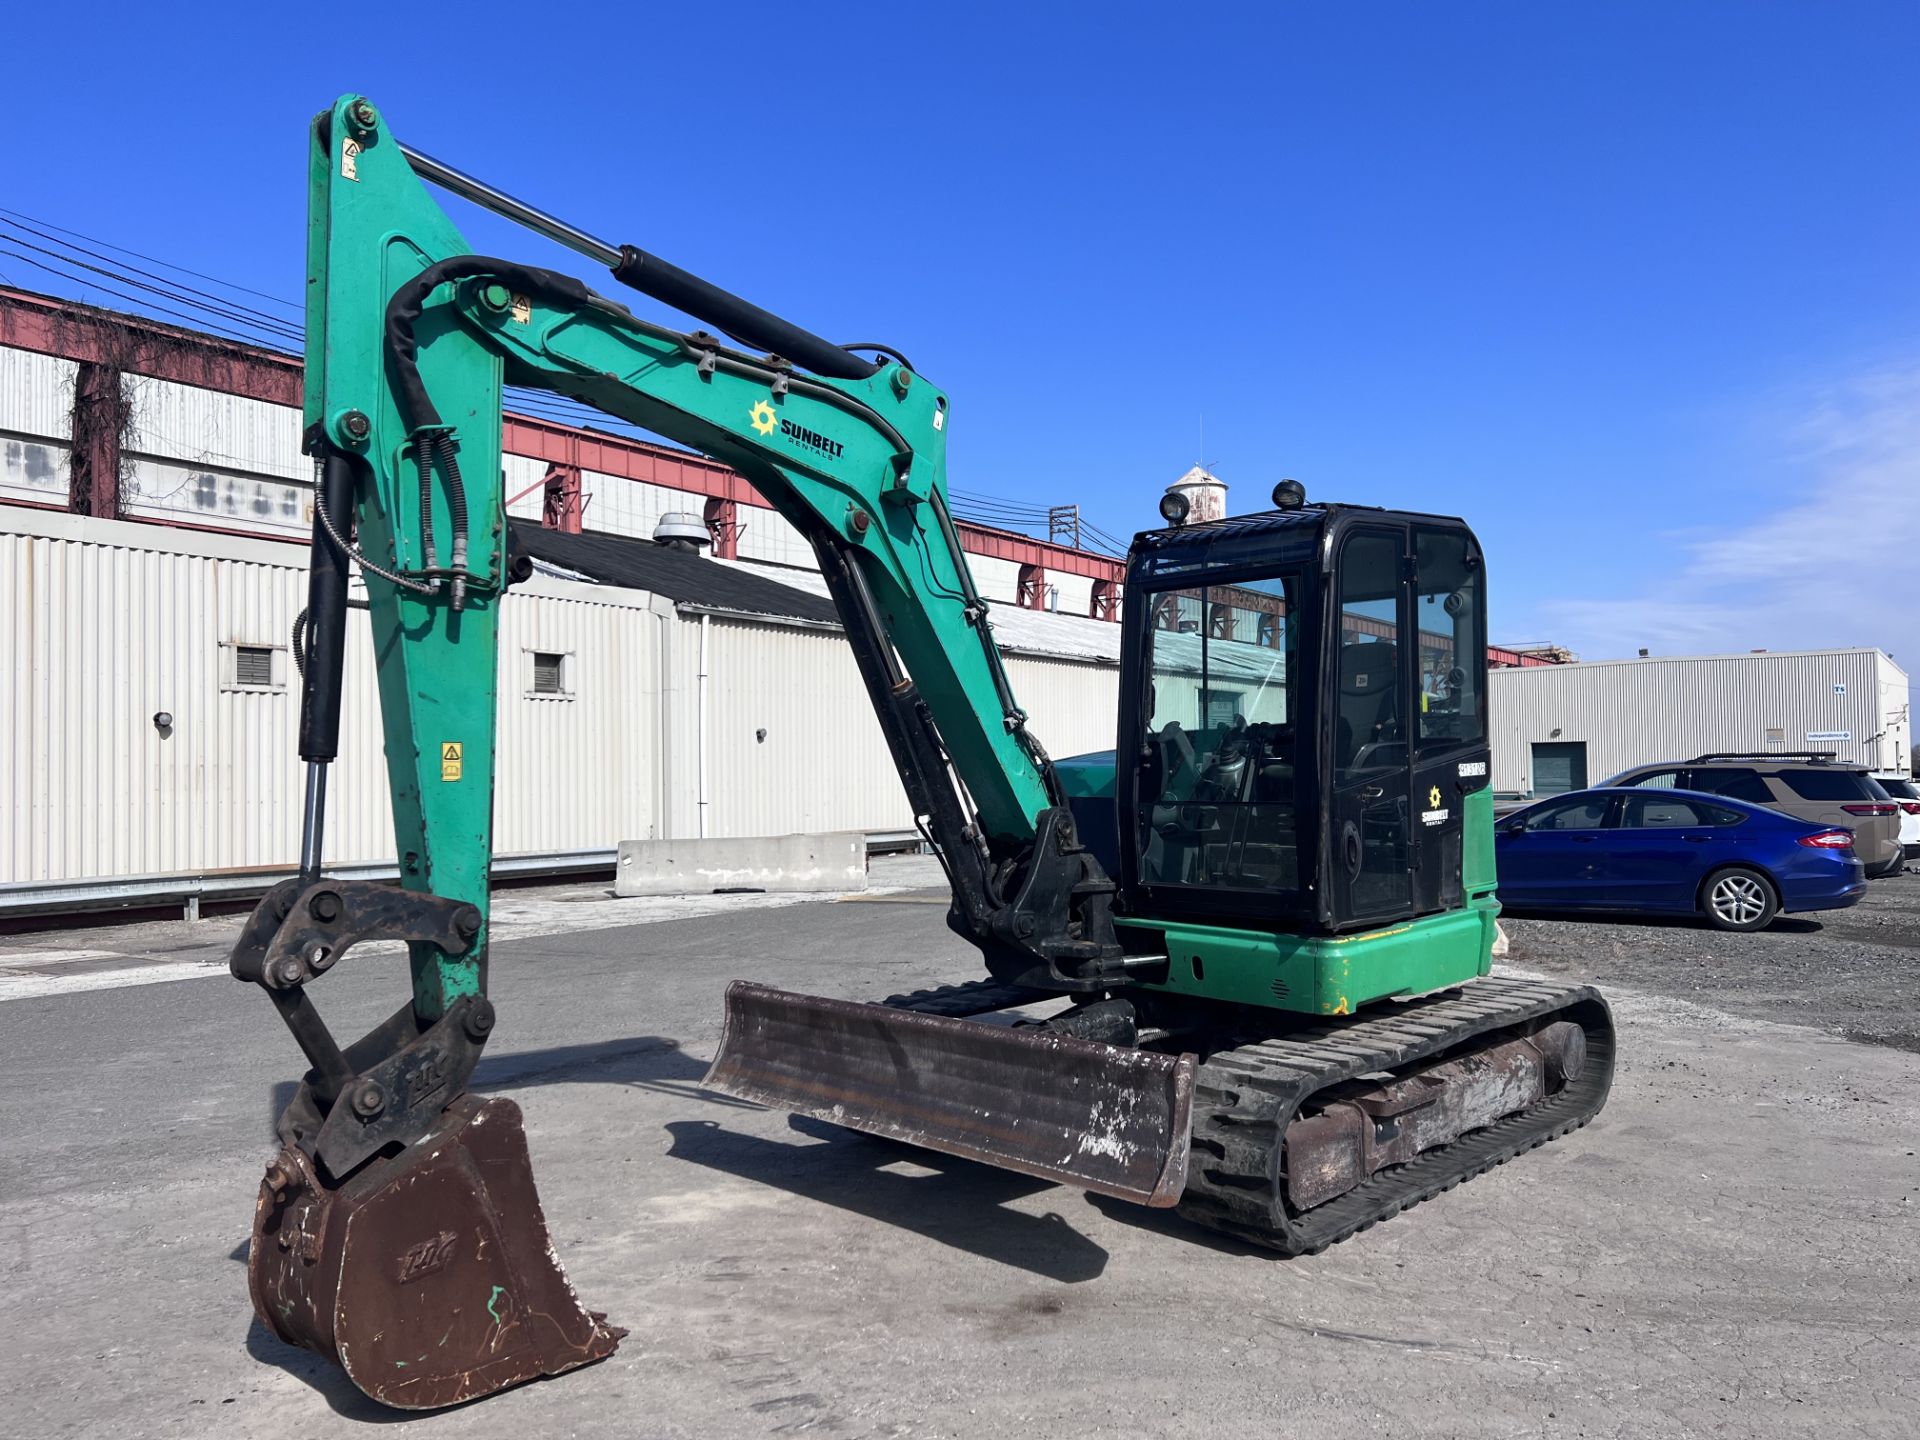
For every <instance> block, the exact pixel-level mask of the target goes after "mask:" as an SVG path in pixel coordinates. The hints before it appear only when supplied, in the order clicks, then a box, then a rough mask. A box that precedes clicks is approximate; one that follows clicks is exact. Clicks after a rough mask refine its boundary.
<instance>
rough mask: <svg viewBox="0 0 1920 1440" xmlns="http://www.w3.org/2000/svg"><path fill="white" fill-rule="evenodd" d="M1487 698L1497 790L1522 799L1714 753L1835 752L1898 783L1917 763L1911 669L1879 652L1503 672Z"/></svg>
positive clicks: (1646, 660) (1659, 660)
mask: <svg viewBox="0 0 1920 1440" xmlns="http://www.w3.org/2000/svg"><path fill="white" fill-rule="evenodd" d="M1488 698H1489V704H1490V706H1491V717H1490V718H1491V722H1492V738H1493V784H1494V789H1495V790H1496V791H1500V792H1504V793H1507V794H1511V795H1528V796H1540V795H1557V794H1559V793H1561V792H1562V791H1566V790H1578V789H1580V788H1582V787H1583V786H1586V785H1598V784H1600V783H1601V782H1602V781H1604V780H1606V779H1607V778H1608V777H1609V776H1612V775H1617V774H1618V773H1620V772H1621V771H1622V770H1625V769H1627V768H1629V767H1630V766H1634V765H1644V764H1653V763H1656V762H1659V761H1663V760H1684V759H1691V758H1692V757H1693V756H1695V755H1704V754H1708V753H1710V752H1714V751H1758V752H1761V753H1785V752H1792V751H1821V752H1829V753H1831V754H1832V755H1833V756H1834V758H1835V759H1836V760H1840V761H1843V762H1845V763H1848V764H1854V765H1864V766H1867V767H1868V768H1869V769H1872V770H1874V771H1876V772H1879V773H1885V774H1899V775H1905V774H1907V773H1908V772H1909V769H1910V767H1911V765H1912V761H1913V745H1912V730H1911V717H1910V716H1909V714H1908V698H1907V672H1906V671H1904V670H1902V669H1901V668H1900V667H1899V666H1898V665H1896V664H1895V663H1894V661H1893V658H1892V657H1891V656H1890V655H1887V654H1885V653H1883V652H1881V651H1879V650H1867V649H1842V650H1782V651H1764V650H1763V651H1753V652H1750V653H1747V654H1740V655H1697V656H1651V657H1645V656H1643V657H1641V658H1638V659H1633V660H1602V661H1594V662H1583V663H1574V664H1564V665H1543V666H1529V667H1526V668H1524V669H1522V668H1514V669H1496V670H1494V671H1493V672H1492V674H1491V675H1490V677H1489V679H1488Z"/></svg>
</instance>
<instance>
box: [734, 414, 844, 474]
mask: <svg viewBox="0 0 1920 1440" xmlns="http://www.w3.org/2000/svg"><path fill="white" fill-rule="evenodd" d="M747 423H748V424H749V425H751V426H753V428H754V430H755V432H756V433H758V434H761V435H771V434H773V432H774V431H775V430H778V431H779V432H780V433H781V434H782V435H783V436H785V437H786V438H787V439H788V440H790V441H792V442H793V443H794V444H795V445H798V446H799V447H800V448H801V449H803V450H811V451H812V452H813V453H814V454H815V455H820V456H823V457H825V458H826V459H828V460H838V459H839V458H840V457H841V456H842V455H843V454H845V453H846V446H844V445H843V444H841V443H840V442H839V441H838V440H835V439H833V438H832V437H831V436H827V435H822V434H821V433H820V432H819V431H818V430H809V429H808V428H807V427H806V426H804V425H796V424H794V423H793V421H791V420H783V419H781V418H780V416H779V415H777V414H775V413H774V408H773V406H771V405H769V404H768V403H767V402H766V401H764V400H756V401H755V402H754V405H753V409H751V410H749V411H748V412H747Z"/></svg>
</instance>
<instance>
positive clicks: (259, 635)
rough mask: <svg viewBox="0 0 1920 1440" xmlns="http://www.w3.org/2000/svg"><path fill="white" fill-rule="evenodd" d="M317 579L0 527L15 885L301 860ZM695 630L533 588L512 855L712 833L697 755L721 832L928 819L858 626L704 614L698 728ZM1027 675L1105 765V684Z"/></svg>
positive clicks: (376, 733) (208, 541) (24, 515)
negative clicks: (550, 689) (545, 687)
mask: <svg viewBox="0 0 1920 1440" xmlns="http://www.w3.org/2000/svg"><path fill="white" fill-rule="evenodd" d="M306 583H307V577H306V555H305V552H304V550H302V549H300V548H298V547H295V546H290V545H285V544H281V543H277V542H272V541H265V540H248V539H239V538H235V537H230V536H223V535H214V534H208V533H204V532H196V531H189V530H181V529H172V528H167V527H162V526H155V525H140V524H134V523H131V522H121V521H110V520H94V519H89V518H87V517H83V516H76V515H68V514H65V513H62V512H57V511H40V510H31V509H26V508H23V507H17V506H9V507H0V694H3V695H4V696H5V711H4V716H3V717H0V718H3V719H4V723H0V787H3V788H4V793H5V794H6V795H7V797H8V799H9V803H8V805H7V806H6V807H5V811H4V814H0V883H4V882H31V881H43V882H62V881H69V880H82V879H96V878H108V877H115V876H129V875H157V874H194V873H200V872H204V871H207V870H218V869H225V868H245V867H255V866H266V865H287V864H291V863H292V861H293V860H294V858H295V847H296V841H297V832H298V828H299V807H300V796H301V783H302V773H301V766H300V762H299V759H298V757H297V755H296V754H295V731H296V729H297V725H298V718H299V690H298V679H297V676H296V675H295V674H294V672H293V669H292V666H291V663H290V654H289V651H288V645H289V634H290V631H291V629H292V625H293V619H294V616H295V615H296V614H297V613H298V611H299V609H300V607H301V606H302V605H303V604H304V603H305V595H306ZM350 618H351V625H350V629H349V636H348V650H347V676H348V682H347V690H346V706H345V710H344V713H343V715H342V726H341V756H340V759H339V761H338V763H337V764H336V765H335V766H334V775H333V780H332V790H331V798H330V801H329V806H328V814H329V819H328V830H327V841H328V844H327V852H328V858H329V859H330V860H333V861H336V862H356V861H380V860H385V859H388V858H390V855H391V851H392V848H393V842H392V819H391V813H390V811H389V809H388V801H387V794H386V772H385V763H384V758H383V747H382V741H381V727H380V715H379V707H378V700H377V695H376V692H375V687H374V683H373V657H372V646H371V640H370V633H369V627H368V624H367V620H366V617H365V614H364V612H361V611H354V612H352V614H351V617H350ZM701 628H702V627H701V622H700V620H699V618H698V617H696V616H687V615H681V614H678V613H676V612H675V611H674V610H673V608H672V607H671V606H670V605H668V604H667V603H666V602H664V601H661V600H657V599H654V598H652V597H649V596H646V595H643V594H640V593H638V592H635V591H627V590H617V589H612V588H604V587H600V586H594V585H587V584H576V583H573V582H568V581H558V580H550V579H536V580H534V581H532V582H530V583H529V584H528V585H526V586H524V587H520V588H518V589H516V590H515V591H514V596H513V599H512V601H511V602H510V603H509V604H508V605H506V606H505V607H504V608H503V610H502V616H501V661H500V664H501V673H500V712H499V713H500V731H499V763H498V767H497V770H498V773H497V788H496V816H497V824H496V848H497V849H498V850H499V851H501V852H502V853H507V854H512V853H528V852H552V851H565V850H586V849H602V848H611V847H612V846H613V845H615V844H616V843H618V842H619V841H621V840H630V839H644V838H650V837H656V836H691V835H696V834H698V833H700V810H701V804H700V801H701V798H702V795H701V776H702V768H703V767H702V765H701V759H702V750H703V747H704V751H705V761H706V763H705V766H704V772H705V776H706V782H705V799H706V802H707V803H706V807H705V808H706V810H707V817H706V820H707V833H708V834H710V835H752V834H782V833H788V832H791V831H795V830H816V829H863V830H896V829H905V828H907V827H909V826H910V825H911V824H912V815H911V813H910V812H909V809H908V806H907V803H906V799H905V796H904V795H903V794H902V792H901V789H900V784H899V780H898V778H897V777H896V775H895V773H894V771H893V767H892V763H891V761H890V760H889V758H888V755H887V750H886V745H885V742H884V740H883V739H882V738H881V735H880V731H879V726H878V724H877V722H876V721H875V720H874V718H873V714H872V711H871V710H870V708H869V706H868V703H867V700H866V697H865V692H864V691H863V689H862V688H861V685H860V681H859V676H858V674H857V672H856V670H855V668H854V664H853V660H852V655H851V652H850V651H849V650H848V649H847V646H846V642H845V640H844V639H843V638H842V637H841V636H840V635H839V633H838V632H837V631H831V630H822V629H814V628H804V627H799V626H795V625H789V624H778V623H748V622H742V621H736V620H721V619H714V620H711V621H709V622H708V626H707V650H706V664H705V670H706V676H707V683H706V686H705V701H704V714H703V708H702V698H701V693H702V687H701V685H700V674H701V653H700V633H701ZM236 644H238V645H249V646H265V647H269V648H271V649H273V650H274V652H275V665H274V681H275V684H274V688H272V689H271V690H245V689H241V688H239V687H237V686H236V685H234V684H233V683H231V681H232V671H231V669H230V668H229V667H230V663H231V662H230V655H231V649H230V647H231V646H233V645H236ZM535 651H542V652H550V653H557V654H560V655H563V656H565V657H566V660H565V666H564V668H565V676H566V693H565V694H564V695H562V696H549V695H535V694H533V693H532V655H533V652H535ZM1008 672H1009V675H1010V677H1011V679H1012V682H1013V686H1014V690H1015V693H1016V694H1017V695H1018V696H1019V697H1020V699H1021V702H1022V703H1023V704H1024V705H1025V706H1026V707H1027V709H1028V712H1029V714H1030V715H1031V717H1032V723H1033V726H1034V730H1035V732H1036V733H1037V734H1038V735H1039V736H1040V737H1041V739H1042V741H1043V742H1044V743H1045V744H1046V746H1047V747H1048V749H1049V750H1050V751H1051V752H1052V753H1053V754H1055V755H1061V756H1064V755H1069V754H1074V753H1078V752H1082V751H1088V750H1102V749H1107V748H1110V747H1111V746H1112V744H1113V720H1114V713H1115V710H1114V696H1115V683H1116V671H1115V670H1114V668H1113V667H1112V666H1111V665H1110V664H1096V663H1087V662H1080V661H1073V660H1064V659H1062V660H1053V659H1037V658H1033V657H1029V656H1017V657H1012V658H1010V659H1009V661H1008ZM163 710H164V711H166V712H168V713H169V714H171V715H172V717H173V725H172V727H171V730H170V731H169V732H168V733H165V734H162V733H161V732H160V731H159V730H157V729H156V728H155V727H154V724H153V719H152V717H153V716H154V714H155V713H156V712H158V711H163ZM703 719H704V723H703ZM763 731H764V732H765V734H764V736H763V735H762V734H761V732H763ZM703 737H704V738H703Z"/></svg>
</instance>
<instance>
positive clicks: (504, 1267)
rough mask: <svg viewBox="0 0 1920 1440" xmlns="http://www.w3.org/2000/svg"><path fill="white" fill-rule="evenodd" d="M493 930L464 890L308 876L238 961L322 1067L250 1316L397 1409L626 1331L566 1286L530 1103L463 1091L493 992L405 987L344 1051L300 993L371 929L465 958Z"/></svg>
mask: <svg viewBox="0 0 1920 1440" xmlns="http://www.w3.org/2000/svg"><path fill="white" fill-rule="evenodd" d="M480 928H481V916H480V912H479V910H478V908H477V907H475V906H472V905H468V904H465V903H462V902H460V901H456V900H449V899H446V898H443V897H441V896H437V895H430V894H424V893H416V892H410V891H406V890H401V889H399V888H397V887H395V886H391V885H376V884H369V883H366V882H363V881H349V880H339V879H332V878H327V877H320V878H317V879H313V880H309V879H307V878H305V877H300V878H296V879H292V880H286V881H283V882H281V883H280V884H279V885H276V886H275V887H274V888H273V889H272V890H270V891H269V892H268V893H267V895H266V897H265V898H264V899H263V900H262V901H261V902H260V904H259V906H258V908H256V909H255V911H254V913H253V915H252V917H251V918H250V919H249V920H248V921H247V924H246V927H245V929H244V930H243V931H242V932H241V937H240V942H239V944H238V945H237V946H236V947H235V948H234V952H233V956H232V959H231V962H230V964H231V968H232V971H233V973H234V976H235V977H236V978H237V979H241V980H247V981H251V982H253V983H254V984H257V985H259V986H261V987H262V988H263V989H264V990H266V992H267V994H268V996H269V997H270V998H271V999H272V1001H273V1003H274V1007H275V1008H276V1009H277V1010H278V1011H279V1012H280V1015H281V1018H282V1019H284V1020H285V1021H286V1023H287V1027H288V1029H290V1030H291V1031H292V1032H293V1036H294V1038H295V1040H297V1041H298V1042H299V1044H300V1048H301V1049H302V1051H303V1052H304V1053H305V1054H306V1057H307V1060H308V1062H309V1063H310V1064H311V1065H312V1067H313V1068H312V1069H311V1070H309V1071H308V1072H307V1075H306V1077H305V1079H304V1080H303V1081H302V1082H301V1084H300V1087H299V1089H298V1090H297V1091H296V1093H295V1095H294V1097H293V1100H292V1102H291V1103H290V1104H289V1105H288V1106H287V1108H286V1110H285V1111H284V1112H283V1113H282V1114H281V1116H280V1121H279V1126H278V1131H279V1138H280V1150H279V1152H278V1153H277V1154H276V1155H275V1156H274V1158H273V1159H272V1161H271V1162H269V1164H268V1165H267V1172H266V1176H265V1178H264V1179H263V1180H262V1181H261V1185H260V1198H259V1201H258V1203H257V1204H256V1206H255V1209H254V1221H253V1243H252V1245H251V1247H250V1248H249V1251H248V1257H247V1285H248V1289H249V1290H250V1291H251V1293H252V1296H253V1308H254V1311H255V1313H256V1314H257V1315H258V1316H259V1317H260V1321H261V1323H262V1324H264V1325H265V1326H266V1327H267V1328H268V1329H269V1330H271V1331H272V1332H273V1333H274V1334H275V1335H277V1336H278V1337H279V1338H280V1339H282V1340H284V1341H286V1342H287V1343H288V1344H290V1345H300V1346H304V1347H305V1348H306V1349H309V1350H313V1351H317V1352H318V1353H319V1354H321V1355H324V1356H326V1357H327V1358H328V1359H330V1360H333V1361H335V1362H336V1363H337V1364H339V1365H340V1366H341V1367H342V1368H343V1369H345V1370H346V1372H347V1374H348V1376H349V1377H350V1378H351V1379H352V1380H353V1382H354V1384H356V1385H358V1386H359V1387H360V1388H361V1389H362V1390H364V1391H365V1392H366V1393H367V1394H368V1395H371V1396H372V1397H373V1398H374V1399H376V1400H378V1401H380V1402H381V1403H382V1404H385V1405H392V1406H395V1407H397V1408H400V1409H436V1408H438V1407H440V1406H444V1405H454V1404H458V1403H459V1402H461V1401H463V1400H471V1399H475V1398H476V1397H478V1396H481V1395H487V1394H491V1393H492V1392H493V1391H495V1390H501V1389H505V1388H506V1387H507V1386H509V1385H517V1384H519V1383H521V1382H522V1381H525V1380H533V1379H537V1378H539V1377H540V1376H542V1375H557V1374H560V1373H561V1372H563V1371H566V1370H571V1369H574V1368H575V1367H576V1366H580V1365H585V1364H588V1363H589V1362H591V1361H594V1360H600V1359H604V1358H605V1357H606V1356H608V1355H611V1354H612V1353H613V1351H614V1348H615V1347H616V1346H617V1345H618V1343H619V1341H620V1337H621V1336H622V1335H623V1334H625V1333H626V1332H625V1331H623V1330H620V1329H619V1328H617V1327H615V1326H610V1325H608V1324H606V1323H605V1317H604V1316H601V1315H597V1314H593V1313H590V1312H588V1311H587V1310H585V1309H584V1308H582V1306H581V1304H580V1301H579V1298H578V1297H577V1296H576V1295H575V1294H574V1292H573V1287H572V1286H571V1285H570V1284H568V1283H567V1277H566V1275H565V1273H564V1272H563V1271H562V1270H561V1268H560V1263H559V1261H558V1259H557V1258H556V1257H555V1255H554V1251H553V1244H552V1241H551V1239H550V1238H549V1236H548V1233H547V1225H546V1218H545V1216H544V1215H543V1214H542V1213H541V1209H540V1198H539V1195H538V1193H537V1192H536V1191H535V1189H534V1183H533V1169H532V1165H531V1163H530V1161H529V1159H528V1156H527V1140H526V1132H525V1131H524V1129H523V1128H522V1126H521V1121H520V1107H519V1106H517V1105H515V1104H514V1103H513V1102H512V1101H511V1100H506V1099H498V1098H496V1099H489V1100H482V1099H480V1098H479V1097H477V1096H473V1095H468V1094H465V1093H463V1092H464V1091H465V1089H466V1085H467V1082H468V1080H469V1079H470V1078H471V1077H472V1075H473V1070H474V1066H475V1065H476V1064H477V1063H478V1062H479V1059H480V1052H481V1049H482V1047H484V1046H485V1044H486V1042H487V1038H488V1036H489V1035H490V1034H491V1032H492V1030H493V1005H492V1002H491V1001H489V1000H488V999H487V998H486V997H485V996H484V995H479V994H471V995H463V996H461V997H460V998H459V999H457V1000H455V1001H454V1002H453V1003H452V1004H451V1005H449V1006H448V1007H447V1009H446V1010H445V1012H444V1013H443V1014H441V1016H440V1017H439V1018H438V1019H436V1020H433V1021H431V1022H422V1021H421V1020H419V1019H418V1017H417V1016H416V1015H415V1012H414V1006H413V1003H412V1002H411V1001H409V1002H408V1003H406V1004H404V1005H402V1006H401V1007H400V1008H399V1009H398V1010H397V1011H395V1012H394V1014H393V1015H391V1016H390V1017H388V1019H387V1020H386V1021H384V1022H383V1023H382V1024H380V1025H379V1026H377V1027H375V1028H374V1029H373V1030H372V1031H370V1032H368V1033H367V1034H366V1035H364V1036H363V1037H361V1038H360V1039H359V1040H357V1041H355V1042H354V1043H353V1044H351V1045H348V1046H346V1047H344V1048H342V1047H341V1046H340V1045H339V1044H338V1043H337V1042H336V1041H335V1040H334V1038H333V1035H332V1033H331V1032H330V1031H329V1030H328V1029H327V1027H326V1024H325V1023H324V1022H323V1021H322V1020H321V1018H320V1015H319V1012H318V1011H317V1010H316V1009H315V1008H314V1006H313V1003H312V1001H310V1000H309V999H308V998H307V994H306V989H305V987H306V985H307V984H308V983H309V982H310V981H312V980H315V979H317V978H319V977H320V976H322V975H324V974H325V973H327V972H328V971H330V970H331V969H333V967H334V966H335V965H336V964H337V963H338V962H339V961H340V959H341V958H342V957H343V956H344V955H345V954H346V952H347V951H348V949H349V948H350V947H351V946H353V945H354V944H355V943H357V942H359V941H362V940H367V939H380V940H389V941H391V940H401V941H406V942H408V943H411V944H427V945H434V946H436V947H439V948H440V949H441V950H443V951H445V952H447V953H449V954H454V955H458V954H462V953H465V952H466V951H468V950H469V949H470V948H471V947H472V946H473V944H474V943H475V940H476V937H477V936H478V935H479V932H480Z"/></svg>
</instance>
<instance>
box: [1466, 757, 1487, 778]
mask: <svg viewBox="0 0 1920 1440" xmlns="http://www.w3.org/2000/svg"><path fill="white" fill-rule="evenodd" d="M1486 773H1487V762H1486V761H1484V760H1462V761H1461V762H1460V774H1461V777H1462V778H1465V777H1466V776H1469V775H1484V774H1486Z"/></svg>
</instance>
